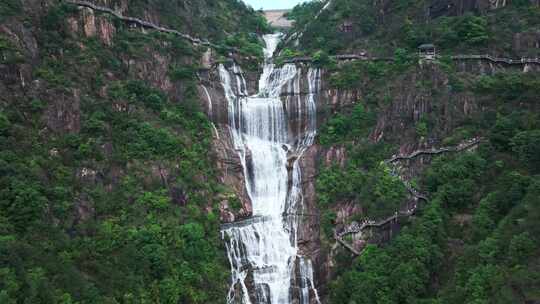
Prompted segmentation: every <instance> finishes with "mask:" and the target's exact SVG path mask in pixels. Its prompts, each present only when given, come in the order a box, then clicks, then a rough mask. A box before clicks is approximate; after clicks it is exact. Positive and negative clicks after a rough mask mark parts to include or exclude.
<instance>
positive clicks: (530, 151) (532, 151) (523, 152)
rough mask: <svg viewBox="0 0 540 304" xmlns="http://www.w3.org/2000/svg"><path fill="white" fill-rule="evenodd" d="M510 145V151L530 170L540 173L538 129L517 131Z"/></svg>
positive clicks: (539, 136)
mask: <svg viewBox="0 0 540 304" xmlns="http://www.w3.org/2000/svg"><path fill="white" fill-rule="evenodd" d="M511 145H512V151H514V152H515V153H516V154H517V157H518V158H519V160H521V161H522V162H523V163H525V164H527V166H528V168H529V170H530V171H531V172H534V173H540V130H533V131H523V132H519V133H518V134H516V136H514V138H513V139H512V143H511Z"/></svg>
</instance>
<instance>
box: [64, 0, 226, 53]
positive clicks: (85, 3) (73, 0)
mask: <svg viewBox="0 0 540 304" xmlns="http://www.w3.org/2000/svg"><path fill="white" fill-rule="evenodd" d="M66 3H69V4H73V5H78V6H82V7H87V8H90V9H92V10H95V11H99V12H103V13H107V14H111V15H113V16H114V17H116V18H118V19H120V20H123V21H126V22H129V23H132V24H137V25H139V26H142V27H144V28H151V29H154V30H157V31H159V32H163V33H169V34H173V35H176V36H179V37H181V38H183V39H185V40H188V41H189V42H191V43H192V44H196V45H206V46H211V47H214V48H217V47H218V45H216V44H213V43H211V42H209V41H206V40H201V39H199V38H194V37H191V36H190V35H188V34H184V33H181V32H179V31H177V30H173V29H169V28H165V27H162V26H159V25H157V24H154V23H152V22H149V21H145V20H142V19H139V18H134V17H127V16H124V15H122V14H121V13H120V12H117V11H115V10H113V9H110V8H108V7H104V6H99V5H96V4H94V3H91V2H88V1H83V0H66ZM231 50H232V49H231Z"/></svg>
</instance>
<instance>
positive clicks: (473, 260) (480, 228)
mask: <svg viewBox="0 0 540 304" xmlns="http://www.w3.org/2000/svg"><path fill="white" fill-rule="evenodd" d="M345 2H347V1H335V5H334V9H329V10H328V11H327V12H325V13H323V14H321V16H320V19H317V20H316V21H313V24H308V23H309V22H308V21H307V20H308V19H309V18H307V16H309V14H311V15H312V16H313V14H314V12H318V11H319V10H320V6H318V5H320V3H312V4H305V5H303V6H301V7H298V8H297V9H296V10H295V11H293V13H292V16H295V17H294V18H298V19H297V20H306V24H307V27H306V28H307V29H308V30H307V32H306V36H303V37H302V39H305V40H306V44H305V46H306V47H305V48H303V49H302V50H296V52H306V53H312V52H314V51H317V50H323V52H327V53H339V52H349V51H351V50H352V51H354V50H357V49H358V48H360V49H369V50H370V51H377V50H376V48H371V46H374V47H376V46H377V45H390V44H389V40H387V39H386V38H385V37H383V33H384V36H386V37H389V39H390V37H394V38H392V39H394V41H396V44H395V45H393V46H394V48H393V49H394V54H388V51H386V54H387V55H388V56H392V57H393V58H394V59H395V60H394V61H393V63H384V62H371V63H366V62H351V63H341V64H339V65H335V64H333V63H331V62H330V64H327V65H326V66H325V67H326V68H327V70H328V74H329V75H331V76H330V81H329V85H330V87H331V88H335V89H338V90H340V91H346V92H351V94H352V95H354V96H357V97H356V98H357V101H356V103H355V104H356V105H355V106H354V107H353V108H352V110H351V108H350V107H348V108H339V109H336V110H337V111H336V113H335V114H334V115H333V116H330V118H328V119H327V121H326V122H325V124H324V125H323V127H322V128H321V133H320V134H319V142H320V143H321V144H323V145H325V146H334V145H336V144H337V145H339V146H343V147H344V148H345V150H346V154H347V158H346V161H345V164H344V165H343V166H338V165H332V166H330V167H326V168H324V169H323V170H322V172H321V174H320V175H319V176H318V178H317V191H318V192H317V195H318V200H319V205H320V207H321V209H322V213H323V216H322V220H321V222H322V224H323V227H322V228H323V229H322V230H323V232H324V233H325V234H326V237H332V233H333V228H334V227H335V226H334V225H335V220H336V218H335V214H336V211H337V210H340V206H343V205H342V204H344V203H346V204H351V203H352V204H354V205H356V206H358V207H359V208H360V210H361V214H353V215H352V217H350V218H345V219H343V218H341V219H340V221H352V220H361V219H362V218H364V217H368V218H372V219H377V218H383V217H384V216H385V215H389V214H392V213H393V212H394V210H395V209H396V208H397V206H399V204H400V201H399V199H401V200H402V201H401V203H403V202H404V201H403V196H395V197H396V201H395V203H392V204H388V203H387V204H386V205H385V204H384V203H381V197H378V196H377V195H376V194H377V193H380V192H378V191H377V186H373V185H372V184H370V183H369V179H366V178H365V175H366V174H367V176H371V175H372V174H373V172H377V171H376V170H379V166H380V164H381V162H382V161H383V160H384V159H388V158H389V157H390V155H391V154H392V153H397V152H398V151H397V147H401V148H407V149H410V148H412V147H416V146H421V147H425V146H428V147H429V146H432V145H437V146H441V145H451V144H457V143H459V142H460V141H462V140H464V139H468V138H472V137H478V136H479V137H484V138H486V139H487V140H488V141H487V142H484V143H483V144H481V145H480V148H479V149H478V150H476V151H473V152H462V153H458V154H453V155H448V156H439V157H436V158H435V159H433V160H432V161H431V163H430V164H429V165H427V166H426V165H425V164H424V166H426V167H427V169H426V170H425V171H424V173H423V174H421V175H419V176H417V178H416V179H413V180H412V184H413V186H415V187H420V188H421V189H422V190H423V191H425V192H427V194H428V196H429V198H430V202H429V203H428V204H427V205H426V206H424V207H423V208H421V209H420V210H419V211H418V212H417V213H416V215H415V216H414V217H413V218H412V219H411V220H410V222H409V223H408V224H407V225H405V227H404V228H403V229H402V230H401V231H400V233H399V235H398V236H397V237H395V238H394V239H392V240H391V241H390V242H389V243H388V244H384V245H381V246H376V245H374V244H370V245H367V247H366V249H365V250H364V251H363V252H362V255H361V256H360V257H357V258H354V259H353V260H347V258H344V256H342V255H340V256H339V257H340V258H339V260H338V265H339V267H337V268H336V276H337V279H336V280H334V281H333V282H332V283H331V285H330V286H329V288H328V292H329V294H330V296H329V299H330V303H523V302H527V301H533V302H534V301H538V300H540V294H538V290H539V286H540V277H539V276H538V274H537V273H538V269H539V267H540V260H539V258H538V257H539V256H540V238H539V237H538V232H539V231H538V227H537V225H536V224H535V223H537V222H538V220H539V218H538V216H539V214H540V201H539V199H538V189H539V186H540V178H539V176H538V173H539V167H538V165H539V159H538V155H540V141H539V139H540V137H539V134H540V119H539V111H540V109H539V108H538V102H537V100H538V98H537V96H536V95H537V93H536V92H537V91H538V89H539V88H540V74H539V73H538V72H535V71H528V72H527V73H524V72H523V70H519V69H513V68H511V67H508V66H506V67H495V68H492V69H490V70H489V72H488V73H482V72H481V71H477V70H475V69H477V68H478V67H481V66H482V64H481V63H471V64H467V65H461V66H458V64H457V63H455V62H453V61H452V60H449V57H445V56H442V57H441V58H439V59H438V60H434V61H428V62H425V61H424V62H422V63H419V61H418V58H415V56H414V55H407V54H411V53H412V52H413V51H414V49H415V48H416V46H417V44H419V43H422V42H436V43H437V44H438V45H440V46H444V49H443V53H457V52H462V53H477V52H481V51H484V50H486V48H490V50H491V51H495V52H498V53H504V54H508V56H510V57H511V56H515V55H514V54H518V56H526V55H527V54H532V53H531V52H535V51H536V52H537V51H538V50H537V49H535V46H533V45H530V46H528V47H523V46H522V47H521V48H520V49H518V48H517V47H516V46H514V45H511V41H512V39H513V37H514V35H516V34H519V33H521V32H527V31H528V30H534V29H535V28H536V26H538V24H537V21H538V20H540V19H538V18H537V17H536V18H530V17H531V16H533V15H534V14H537V13H538V7H535V6H529V2H526V1H525V2H523V3H522V5H524V6H525V7H524V6H522V5H521V4H520V3H521V2H520V3H518V2H514V3H513V4H512V5H511V6H509V7H506V8H502V9H498V10H494V11H489V12H486V13H483V14H476V15H473V14H471V13H468V14H464V15H460V16H441V17H439V18H434V19H433V20H432V21H430V23H429V24H430V25H431V26H429V27H426V26H425V25H422V26H423V27H424V29H421V26H420V24H419V23H416V22H417V21H414V20H417V19H414V18H412V17H411V16H412V15H409V18H408V20H409V21H410V23H409V24H408V26H409V27H407V23H400V24H401V26H403V27H404V28H405V29H412V32H418V31H424V32H425V31H430V32H429V33H430V35H428V36H427V37H428V38H427V39H424V38H423V39H420V40H417V39H416V40H415V39H410V38H411V37H410V36H409V31H406V32H405V35H400V37H397V36H396V35H398V33H402V31H397V30H395V29H394V30H393V27H394V23H393V22H394V21H395V20H400V18H403V17H404V16H405V15H400V12H403V13H405V12H406V11H409V12H413V11H414V6H407V7H406V8H405V7H403V8H402V10H401V11H400V10H399V9H397V8H396V10H397V11H392V14H390V15H387V16H386V18H387V19H386V20H385V21H384V24H385V25H386V26H385V27H379V25H378V21H377V22H375V21H374V22H375V23H374V26H373V28H370V27H366V26H365V25H363V26H361V28H362V29H365V31H366V32H365V33H362V35H361V36H362V38H358V39H357V40H353V42H352V43H351V41H350V40H349V41H347V40H340V39H338V38H337V37H340V36H339V35H341V34H338V35H335V32H334V34H332V33H328V34H327V35H326V34H325V32H324V31H322V32H321V33H322V35H321V39H320V40H321V41H317V39H311V38H309V36H308V35H310V34H309V33H310V31H311V29H317V28H319V27H317V26H320V28H319V29H322V28H325V29H327V28H331V30H330V31H335V29H336V27H339V25H340V24H341V22H343V21H344V20H352V22H353V23H355V22H359V21H358V20H359V18H357V17H358V16H356V17H355V15H354V14H356V13H359V12H362V11H363V10H364V9H366V7H365V4H363V3H364V2H363V1H355V2H354V3H352V2H350V1H349V2H350V3H349V2H347V3H349V6H348V8H347V9H344V7H346V6H342V5H343V4H344V3H345ZM420 2H421V1H420ZM420 2H415V3H417V4H419V3H420ZM422 3H423V2H422ZM411 4H412V3H411ZM392 5H398V3H397V2H396V3H393V4H392ZM417 11H418V10H417ZM303 14H305V15H303ZM345 14H348V15H346V16H344V15H345ZM375 15H376V14H375ZM325 16H326V17H325ZM503 16H507V17H508V16H513V17H512V18H510V20H514V21H515V20H516V19H515V18H517V16H522V19H521V20H522V21H520V22H519V23H517V24H515V26H514V27H511V28H509V29H508V28H507V29H505V30H504V31H502V33H501V34H500V35H499V32H497V35H495V34H494V33H495V31H499V30H501V28H499V27H498V26H499V25H497V24H495V23H493V20H502V19H499V18H503ZM302 18H304V19H302ZM355 18H356V19H355ZM332 22H334V23H332ZM365 22H369V18H367V20H365ZM301 23H302V22H299V23H297V25H298V26H299V28H300V27H301V26H302V25H301ZM356 25H357V24H356V23H355V26H356ZM304 26H305V25H304ZM441 29H444V31H442V32H445V33H446V34H444V35H442V34H441V35H439V34H438V33H442V32H441ZM315 32H316V30H314V31H313V32H312V33H315ZM423 35H424V34H422V35H420V36H419V37H421V36H423ZM451 37H454V38H451ZM327 39H334V40H331V41H330V40H327ZM452 39H454V40H452ZM456 39H458V40H459V41H458V40H456ZM367 41H369V45H368V44H366V42H367ZM409 42H410V43H409ZM310 43H312V44H311V45H310ZM319 43H320V44H319ZM300 45H302V46H303V44H302V43H301V44H300ZM399 48H401V49H399ZM401 50H403V51H401ZM379 51H381V52H382V50H379ZM290 52H292V51H290ZM375 54H385V53H375ZM403 54H405V56H403ZM533 70H535V69H533ZM358 109H362V111H361V113H363V114H364V115H359V114H358V113H357V111H359V110H358ZM368 114H369V115H368ZM371 116H373V117H375V119H374V120H372V119H368V118H369V117H371ZM421 168H422V166H421ZM416 169H418V168H416ZM390 176H391V175H390ZM413 176H414V174H413ZM382 180H384V178H383V177H381V176H378V177H377V181H382ZM337 189H339V190H337ZM396 189H399V186H397V185H393V186H392V191H388V190H386V191H383V192H382V193H383V196H382V198H384V200H383V201H386V202H391V201H392V200H391V199H390V198H391V197H394V193H395V191H393V190H396ZM366 191H367V192H368V193H369V194H371V196H369V195H365V192H366ZM373 206H376V207H380V208H384V209H383V210H381V211H380V212H377V209H376V208H375V209H374V208H373ZM351 265H352V269H350V268H349V267H350V266H351Z"/></svg>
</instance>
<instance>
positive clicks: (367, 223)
mask: <svg viewBox="0 0 540 304" xmlns="http://www.w3.org/2000/svg"><path fill="white" fill-rule="evenodd" d="M482 141H483V139H482V138H473V139H470V140H468V141H465V142H462V143H460V144H459V145H457V146H454V147H444V148H439V149H431V150H417V151H414V152H413V153H411V154H409V155H397V156H393V157H392V158H391V159H388V160H385V161H384V162H385V163H386V164H392V163H394V162H396V161H399V160H404V159H413V158H415V157H418V156H419V155H422V154H431V155H435V154H441V153H446V152H460V151H464V150H467V149H470V148H471V147H474V146H476V145H478V144H480V143H481V142H482ZM397 177H398V178H399V179H400V180H401V181H402V182H403V184H404V185H405V187H406V188H407V190H408V191H409V193H411V195H412V196H413V197H414V198H416V199H417V200H420V199H421V200H424V201H426V202H429V199H428V197H427V196H426V195H424V194H422V193H420V192H419V191H418V190H416V189H414V187H413V186H412V185H411V183H410V182H408V181H407V180H405V179H404V178H403V177H402V176H400V175H397ZM417 209H418V204H417V203H415V204H414V205H413V206H412V208H410V209H407V210H405V211H396V212H395V213H394V214H393V215H392V216H389V217H387V218H385V219H382V220H380V221H373V220H364V221H363V222H362V223H361V224H358V223H357V222H353V223H352V224H351V225H349V226H348V227H345V229H344V230H343V231H341V232H340V233H334V239H336V241H338V242H339V243H340V244H342V245H343V246H344V247H345V248H347V249H348V250H350V251H351V252H352V253H354V254H355V255H357V256H359V255H361V254H362V253H363V251H364V249H362V250H361V251H357V250H356V249H354V248H353V247H352V246H351V245H350V244H347V242H345V241H344V240H343V237H344V236H346V235H348V234H356V233H360V232H362V231H364V230H365V229H366V228H373V227H374V228H378V227H382V226H384V225H386V224H388V223H390V222H392V221H395V220H397V219H399V218H400V217H409V216H411V215H413V214H414V213H415V212H416V210H417Z"/></svg>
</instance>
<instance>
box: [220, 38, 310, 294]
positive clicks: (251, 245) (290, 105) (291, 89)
mask: <svg viewBox="0 0 540 304" xmlns="http://www.w3.org/2000/svg"><path fill="white" fill-rule="evenodd" d="M280 39H281V34H272V35H265V36H264V40H265V42H266V49H265V52H264V53H265V65H264V69H263V74H262V75H261V78H260V81H259V93H258V94H257V95H254V96H248V93H247V86H246V81H245V79H244V77H243V73H242V70H241V68H240V67H239V66H237V65H236V64H233V65H232V66H231V67H228V68H226V67H225V66H224V65H220V67H219V73H220V78H221V82H222V85H223V88H224V90H225V96H226V98H227V101H228V112H229V125H228V127H229V132H230V134H231V137H232V140H233V143H234V148H235V149H236V151H237V152H238V155H239V156H240V160H241V163H242V167H243V172H244V176H245V184H246V188H247V192H248V195H249V198H250V199H251V202H252V206H253V217H254V219H255V218H256V219H257V220H253V221H250V222H248V223H247V224H246V223H244V224H242V225H234V224H232V225H227V226H226V227H223V228H222V237H223V239H224V240H225V245H226V249H227V254H228V258H229V261H230V264H231V272H232V278H231V287H230V290H229V294H228V299H227V301H228V303H244V304H247V303H253V301H252V299H254V302H255V303H272V304H287V303H291V302H292V301H293V300H296V299H297V300H298V301H300V303H302V304H309V303H310V298H309V296H310V290H313V293H314V294H315V298H314V299H312V300H311V302H313V301H316V302H319V300H318V296H317V293H316V290H315V284H314V282H313V267H312V263H311V261H310V260H309V259H307V258H306V257H302V256H300V254H299V251H298V246H297V236H296V234H297V228H298V227H297V225H298V222H299V221H298V217H297V216H296V214H297V213H298V211H299V210H298V209H299V208H301V207H302V201H303V194H302V186H301V181H302V175H301V170H300V165H299V163H298V160H299V159H300V158H301V156H302V154H303V153H304V151H305V150H306V149H307V148H308V147H309V146H310V145H311V144H312V143H313V140H314V138H315V135H316V103H315V98H316V95H317V92H318V90H319V87H320V85H319V82H320V71H319V70H317V69H309V70H308V72H307V78H308V86H309V88H308V92H307V93H304V94H301V93H302V92H300V89H301V88H300V87H301V82H300V81H301V78H302V77H303V76H302V75H303V74H302V70H301V68H298V67H296V66H295V65H293V64H289V65H285V66H283V67H281V68H276V67H275V66H274V64H273V61H272V56H273V53H274V51H275V49H276V47H277V45H278V43H279V41H280ZM282 99H284V100H282ZM291 167H292V169H291V170H292V172H291V174H289V171H288V169H287V168H291ZM289 176H290V179H291V180H289ZM297 268H298V269H297ZM296 270H298V271H296ZM296 273H299V274H300V278H299V281H300V282H299V284H298V287H299V288H300V290H299V292H297V293H293V292H292V283H291V282H292V281H294V280H295V279H296ZM250 294H251V295H252V298H250Z"/></svg>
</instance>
